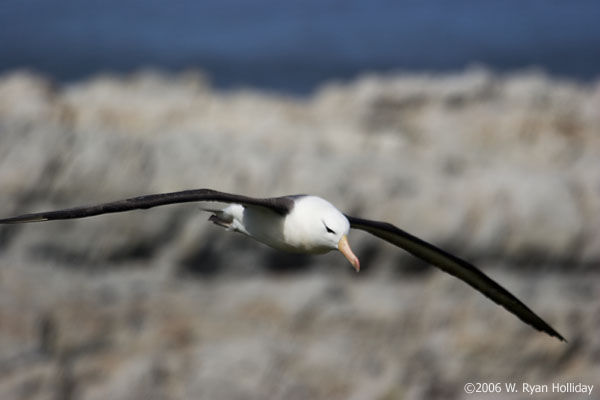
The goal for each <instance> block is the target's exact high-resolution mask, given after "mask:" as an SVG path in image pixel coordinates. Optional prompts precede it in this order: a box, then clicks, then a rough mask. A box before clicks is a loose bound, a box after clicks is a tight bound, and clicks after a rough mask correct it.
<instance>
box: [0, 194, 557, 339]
mask: <svg viewBox="0 0 600 400" xmlns="http://www.w3.org/2000/svg"><path fill="white" fill-rule="evenodd" d="M195 201H210V202H221V203H228V204H229V205H228V206H226V207H225V208H222V209H206V208H205V210H206V211H210V212H212V215H211V216H210V218H209V220H210V221H212V222H213V223H215V224H216V225H219V226H221V227H223V228H225V229H226V230H229V231H233V232H240V233H242V234H244V235H247V236H249V237H252V238H254V239H256V240H258V241H259V242H262V243H265V244H267V245H269V246H271V247H274V248H276V249H280V250H286V251H294V252H302V253H313V254H321V253H326V252H328V251H331V250H337V251H339V252H340V253H342V254H343V255H344V256H345V257H346V259H347V260H348V262H350V264H351V265H352V266H353V267H354V269H355V270H356V271H359V270H360V262H359V260H358V258H357V257H356V255H355V254H354V253H353V252H352V250H351V248H350V244H349V243H348V238H347V237H348V234H349V232H350V229H351V228H353V229H359V230H363V231H366V232H368V233H370V234H372V235H374V236H376V237H378V238H380V239H383V240H385V241H387V242H389V243H391V244H393V245H395V246H398V247H400V248H403V249H404V250H406V251H408V252H410V253H411V254H413V255H415V256H416V257H419V258H421V259H423V260H424V261H426V262H428V263H430V264H432V265H434V266H436V267H438V268H440V269H441V270H443V271H444V272H447V273H448V274H450V275H453V276H455V277H457V278H459V279H461V280H463V281H464V282H466V283H467V284H469V285H470V286H472V287H473V288H474V289H476V290H478V291H479V292H481V293H482V294H484V295H485V296H486V297H488V298H489V299H491V300H493V301H494V302H496V303H497V304H499V305H501V306H502V307H504V308H505V309H506V310H508V311H509V312H511V313H512V314H514V315H515V316H517V317H518V318H519V319H521V320H522V321H523V322H525V323H527V324H529V325H531V326H532V327H534V328H536V329H538V330H540V331H542V332H545V333H547V334H548V335H550V336H554V337H556V338H558V339H559V340H562V341H564V340H565V339H564V338H563V337H562V335H560V334H559V333H558V332H557V331H556V330H554V328H552V327H551V326H550V325H548V324H547V323H546V322H545V321H544V320H542V319H541V318H540V317H539V316H538V315H537V314H535V313H534V312H533V311H532V310H531V309H529V307H527V306H526V305H525V304H524V303H522V302H521V301H520V300H519V299H517V298H516V297H515V296H514V295H513V294H511V293H510V292H509V291H507V290H506V289H505V288H503V287H502V286H500V285H499V284H498V283H496V282H495V281H494V280H492V279H491V278H490V277H488V276H487V275H486V274H484V273H483V272H481V271H480V270H479V269H478V268H476V267H475V266H474V265H472V264H470V263H469V262H467V261H465V260H463V259H461V258H459V257H457V256H455V255H453V254H450V253H448V252H446V251H444V250H442V249H440V248H438V247H436V246H434V245H433V244H431V243H428V242H426V241H424V240H422V239H419V238H418V237H416V236H413V235H411V234H410V233H408V232H405V231H403V230H401V229H400V228H397V227H396V226H394V225H392V224H390V223H388V222H381V221H373V220H368V219H363V218H358V217H352V216H349V215H345V214H343V213H342V212H341V211H339V210H338V209H337V208H336V207H335V206H333V205H332V204H331V203H329V202H328V201H327V200H325V199H322V198H320V197H317V196H310V195H291V196H282V197H271V198H253V197H248V196H242V195H237V194H230V193H224V192H218V191H215V190H212V189H195V190H186V191H181V192H172V193H161V194H152V195H147V196H139V197H134V198H130V199H125V200H119V201H115V202H110V203H101V204H98V205H93V206H84V207H75V208H69V209H64V210H57V211H48V212H41V213H34V214H24V215H19V216H15V217H9V218H4V219H0V224H14V223H23V222H39V221H49V220H58V219H73V218H84V217H91V216H95V215H101V214H107V213H116V212H124V211H131V210H136V209H148V208H152V207H157V206H162V205H166V204H173V203H186V202H195Z"/></svg>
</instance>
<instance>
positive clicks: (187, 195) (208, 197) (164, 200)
mask: <svg viewBox="0 0 600 400" xmlns="http://www.w3.org/2000/svg"><path fill="white" fill-rule="evenodd" d="M195 201H215V202H220V203H236V204H243V205H246V206H256V207H262V208H266V209H269V210H271V211H273V212H275V213H277V214H280V215H286V214H288V213H289V212H290V211H291V209H292V208H293V206H294V201H293V199H292V198H289V197H272V198H264V199H260V198H253V197H247V196H241V195H238V194H231V193H224V192H218V191H216V190H212V189H195V190H184V191H181V192H171V193H160V194H150V195H146V196H138V197H132V198H130V199H125V200H119V201H113V202H110V203H101V204H96V205H93V206H83V207H75V208H67V209H64V210H57V211H47V212H40V213H34V214H24V215H18V216H16V217H9V218H2V219H0V224H17V223H23V222H39V221H51V220H56V219H74V218H85V217H92V216H94V215H101V214H109V213H118V212H125V211H131V210H138V209H147V208H152V207H158V206H164V205H167V204H175V203H189V202H195Z"/></svg>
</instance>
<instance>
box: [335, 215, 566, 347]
mask: <svg viewBox="0 0 600 400" xmlns="http://www.w3.org/2000/svg"><path fill="white" fill-rule="evenodd" d="M346 217H347V218H348V221H350V226H351V227H352V228H354V229H360V230H363V231H366V232H369V233H370V234H372V235H374V236H377V237H378V238H381V239H383V240H385V241H387V242H390V243H392V244H394V245H396V246H398V247H401V248H403V249H404V250H406V251H408V252H409V253H411V254H413V255H414V256H416V257H418V258H420V259H422V260H425V261H427V262H428V263H430V264H432V265H434V266H436V267H438V268H440V269H441V270H443V271H445V272H447V273H449V274H450V275H453V276H455V277H457V278H458V279H461V280H463V281H464V282H466V283H468V284H469V285H471V286H472V287H473V288H475V289H476V290H478V291H480V292H481V293H483V294H484V295H485V296H487V297H488V298H489V299H491V300H493V301H494V302H496V303H497V304H499V305H501V306H502V307H504V308H505V309H506V310H508V311H509V312H511V313H512V314H514V315H516V316H517V317H518V318H519V319H520V320H521V321H523V322H525V323H526V324H529V325H531V326H533V327H534V328H536V329H538V330H540V331H542V332H546V333H547V334H548V335H550V336H554V337H556V338H558V339H560V340H562V341H566V340H565V339H564V338H563V337H562V335H561V334H560V333H558V332H557V331H555V330H554V329H553V328H552V327H551V326H550V325H548V324H547V323H546V322H545V321H544V320H543V319H541V318H540V317H539V316H537V315H536V314H535V313H534V312H533V311H531V309H529V307H527V306H526V305H525V304H523V303H522V302H521V301H520V300H519V299H517V298H516V297H515V296H514V295H513V294H511V293H510V292H509V291H508V290H506V289H504V288H503V287H502V286H500V285H499V284H498V283H496V282H495V281H494V280H492V279H491V278H490V277H488V276H487V275H486V274H484V273H483V272H481V271H480V270H479V269H477V268H476V267H475V266H474V265H472V264H470V263H468V262H467V261H465V260H462V259H460V258H458V257H456V256H454V255H452V254H450V253H448V252H446V251H444V250H442V249H440V248H438V247H436V246H434V245H432V244H431V243H427V242H426V241H424V240H422V239H419V238H418V237H416V236H413V235H411V234H410V233H408V232H406V231H403V230H402V229H399V228H397V227H396V226H394V225H392V224H390V223H387V222H379V221H371V220H368V219H362V218H356V217H350V216H348V215H346Z"/></svg>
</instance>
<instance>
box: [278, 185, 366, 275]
mask: <svg viewBox="0 0 600 400" xmlns="http://www.w3.org/2000/svg"><path fill="white" fill-rule="evenodd" d="M286 225H287V226H286V228H287V229H286V240H287V241H288V242H290V243H293V244H294V246H295V247H297V248H299V249H302V250H303V251H307V252H311V253H326V252H328V251H331V250H338V251H339V252H340V253H342V254H343V255H344V256H345V257H346V258H347V259H348V261H349V262H350V264H352V266H353V267H354V269H356V271H359V270H360V262H359V261H358V257H356V255H354V253H353V252H352V249H351V248H350V244H349V243H348V233H349V232H350V222H348V219H347V218H346V216H344V214H342V213H341V212H340V211H339V210H338V209H337V208H335V207H334V206H333V205H332V204H331V203H329V202H328V201H327V200H325V199H322V198H320V197H317V196H303V197H301V198H298V199H296V201H295V205H294V209H293V210H292V212H291V214H290V215H289V216H288V218H287V221H286Z"/></svg>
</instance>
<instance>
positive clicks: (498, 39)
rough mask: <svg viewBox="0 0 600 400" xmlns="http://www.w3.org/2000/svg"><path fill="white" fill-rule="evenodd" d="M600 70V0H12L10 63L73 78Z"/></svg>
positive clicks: (4, 51) (258, 79)
mask: <svg viewBox="0 0 600 400" xmlns="http://www.w3.org/2000/svg"><path fill="white" fill-rule="evenodd" d="M473 63H480V64H484V65H487V66H489V67H491V68H493V69H495V70H499V71H507V70H514V69H521V68H527V67H531V66H538V67H541V68H543V69H544V70H546V71H547V72H548V73H550V74H553V75H559V76H564V77H570V78H574V79H580V80H589V79H593V78H596V77H598V76H599V75H600V1H598V0H574V1H567V0H530V1H528V0H498V1H489V0H480V1H477V0H472V1H471V0H454V1H452V0H430V1H426V0H421V1H391V0H373V1H357V0H347V1H342V0H335V1H334V0H302V1H300V0H297V1H291V0H288V1H286V0H255V1H252V0H205V1H202V0H182V1H176V0H173V1H167V0H132V1H123V0H120V1H119V0H103V1H101V0H88V1H85V0H79V1H74V0H72V1H67V0H2V1H1V2H0V72H1V71H6V70H10V69H13V68H17V67H28V68H31V69H35V70H38V71H41V72H43V73H45V74H47V75H49V76H52V77H54V78H55V79H57V80H61V81H68V80H75V79H81V78H84V77H87V76H89V75H92V74H95V73H98V72H104V71H112V72H129V71H132V70H136V69H139V68H141V67H148V66H154V67H158V68H162V69H166V70H171V71H179V70H183V69H188V68H201V69H203V70H205V71H207V72H208V73H209V74H210V76H211V77H212V79H213V83H214V84H215V85H216V86H218V87H221V88H228V87H234V86H239V85H243V86H255V87H261V88H266V89H274V90H282V91H287V92H291V93H306V92H309V91H310V90H312V89H313V88H314V87H315V86H316V85H318V84H319V83H321V82H323V81H326V80H329V79H347V78H351V77H353V76H355V75H357V74H360V73H362V72H365V71H390V70H404V71H423V70H425V71H452V70H459V69H462V68H464V67H466V66H468V65H470V64H473Z"/></svg>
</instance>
